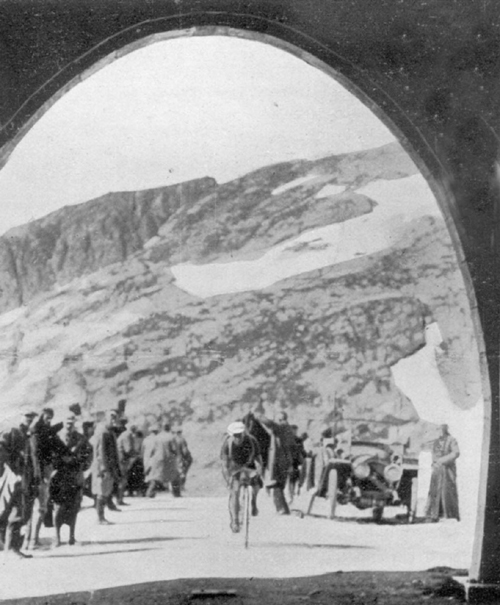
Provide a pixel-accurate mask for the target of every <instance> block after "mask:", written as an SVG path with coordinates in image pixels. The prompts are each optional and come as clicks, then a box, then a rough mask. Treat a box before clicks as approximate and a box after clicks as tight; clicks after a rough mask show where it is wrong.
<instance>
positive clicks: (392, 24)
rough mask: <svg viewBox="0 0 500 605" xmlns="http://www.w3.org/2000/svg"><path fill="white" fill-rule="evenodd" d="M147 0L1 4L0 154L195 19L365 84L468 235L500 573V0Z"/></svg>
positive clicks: (482, 556)
mask: <svg viewBox="0 0 500 605" xmlns="http://www.w3.org/2000/svg"><path fill="white" fill-rule="evenodd" d="M139 4H140V3H139V2H134V1H129V2H126V3H124V4H118V3H115V2H111V1H110V2H102V3H100V5H99V7H98V8H97V7H95V6H93V5H92V3H91V2H89V3H88V4H87V3H81V4H80V5H79V6H78V8H74V7H70V6H66V5H65V3H64V1H63V0H60V1H59V2H56V3H53V5H52V6H51V8H50V10H49V9H47V10H46V11H41V12H40V11H38V12H36V11H35V9H34V8H33V7H26V6H23V5H22V3H21V2H19V3H16V2H12V3H9V4H4V5H3V6H2V9H1V12H3V17H4V18H3V19H2V23H3V25H2V27H3V28H4V30H3V34H4V36H3V43H2V44H3V52H2V56H3V57H4V59H3V61H2V63H1V64H0V77H2V79H3V81H4V82H6V86H4V87H3V92H2V99H1V101H2V104H1V109H0V120H1V123H2V128H1V130H0V137H1V138H0V145H1V146H2V147H1V151H0V153H1V157H0V160H2V161H6V159H7V157H8V155H9V152H10V151H11V150H12V148H13V147H14V146H15V144H16V143H17V141H18V140H19V138H20V137H22V135H23V133H24V132H25V131H26V129H27V128H29V126H30V124H31V123H33V121H34V120H36V119H38V117H39V116H40V112H43V111H44V109H43V107H44V106H45V107H47V106H46V105H45V104H46V103H50V102H51V101H52V100H54V99H55V98H57V95H58V94H60V92H61V91H64V90H66V87H67V86H68V85H70V82H72V81H75V80H74V79H75V78H79V77H80V75H81V74H82V73H84V72H85V71H86V70H88V69H91V68H92V66H95V65H98V64H99V62H100V61H106V60H107V59H106V58H107V57H110V56H112V57H113V56H114V57H116V56H119V54H120V52H122V51H121V49H123V48H126V47H127V46H128V45H130V44H141V43H142V42H141V40H144V39H145V38H146V37H147V36H149V35H157V34H160V32H166V31H178V32H182V33H183V34H194V33H195V31H196V30H193V29H192V28H195V27H196V28H198V27H212V28H215V30H216V29H217V28H219V27H230V28H234V29H235V30H240V31H245V32H252V33H254V34H260V35H266V36H270V37H271V38H272V39H276V40H281V41H282V43H283V44H284V45H291V46H290V47H291V48H292V47H293V48H296V49H301V51H303V52H305V53H308V56H310V57H316V58H317V59H318V60H320V61H321V62H322V64H324V65H327V66H329V67H330V68H331V69H332V70H334V71H335V73H336V74H339V77H341V78H343V82H345V83H346V84H347V86H348V87H349V86H351V88H354V89H356V90H359V91H360V94H361V95H363V96H364V98H365V99H368V100H369V103H370V107H371V108H372V109H374V110H375V112H376V113H377V114H378V115H381V116H385V117H386V119H387V120H388V121H389V122H390V124H391V125H392V127H393V128H394V129H395V130H396V131H397V132H398V133H399V134H400V137H401V139H402V140H403V141H405V142H406V143H405V145H406V147H407V149H409V150H412V151H413V153H412V155H413V157H414V159H417V161H418V163H419V165H420V167H421V168H422V170H423V171H424V173H425V174H426V176H427V177H428V178H429V180H430V182H431V184H432V186H433V189H434V192H435V194H436V197H437V198H438V200H439V201H440V203H441V206H442V209H443V212H444V214H445V216H446V217H447V219H448V222H449V227H450V232H451V233H452V236H454V239H455V244H456V250H457V254H458V257H459V259H460V261H461V263H462V264H463V268H464V271H463V273H464V277H465V279H466V283H467V286H468V292H469V297H470V301H471V306H472V307H473V309H477V315H476V332H477V336H478V341H479V342H484V347H481V356H482V359H483V362H484V369H485V384H484V390H485V393H490V397H489V398H487V399H488V400H489V402H490V403H491V413H490V414H489V418H488V420H489V429H490V434H489V436H488V435H487V437H486V440H485V444H484V451H483V460H488V463H487V464H484V467H483V477H482V485H483V492H485V495H484V498H483V499H482V507H481V511H480V514H479V517H478V528H477V543H476V552H475V558H474V564H473V568H472V570H471V578H472V579H477V580H479V582H480V583H482V584H486V583H494V584H498V583H500V578H499V577H498V571H497V566H496V561H497V557H498V546H497V545H498V543H499V540H498V537H499V536H498V529H497V516H498V504H497V501H498V497H499V496H498V492H499V490H500V484H499V480H498V472H497V471H498V466H499V464H500V452H499V450H498V448H499V442H500V435H499V433H500V426H499V425H500V417H499V413H500V410H499V407H500V402H499V397H500V393H499V386H500V385H499V380H500V377H499V368H498V354H499V342H500V338H499V336H500V317H499V314H498V312H497V306H498V286H497V285H496V272H497V271H498V268H499V260H500V250H499V238H498V233H497V231H498V216H497V205H498V193H499V190H498V179H497V176H496V172H495V166H496V162H497V152H498V139H497V137H496V134H495V130H494V127H495V126H496V125H497V124H498V120H499V117H500V116H499V110H498V109H497V107H496V103H495V99H496V98H497V92H498V84H497V80H498V78H497V76H498V70H499V59H498V55H499V52H498V48H500V40H499V38H498V34H497V33H496V30H495V29H494V24H495V23H498V20H499V17H500V9H496V8H491V7H486V6H483V7H482V8H477V9H475V8H470V7H469V6H468V4H467V2H465V1H463V2H459V3H457V6H456V7H455V8H454V9H448V8H443V7H442V6H440V5H439V3H437V2H435V3H434V4H433V6H431V7H427V5H426V3H424V2H417V3H414V4H412V6H411V7H410V8H408V7H401V8H399V9H394V7H393V6H392V5H391V3H389V2H386V3H380V4H378V6H377V7H376V8H371V9H370V8H367V7H366V5H365V4H364V3H362V2H361V1H359V2H358V1H354V2H353V1H351V2H348V1H339V2H337V3H335V4H334V5H330V6H328V7H324V6H323V5H322V4H323V3H321V2H319V1H318V2H311V3H308V4H307V6H304V5H303V3H301V2H300V1H299V0H297V1H292V2H288V3H287V4H286V6H284V5H282V4H281V3H279V2H275V1H273V0H269V1H267V2H250V3H248V4H247V5H245V7H244V8H243V9H238V10H235V8H234V6H235V4H234V3H231V2H227V1H222V0H214V1H212V2H210V3H209V5H208V4H207V5H206V6H204V7H203V8H201V7H200V5H199V3H197V2H194V1H193V2H185V3H172V4H171V5H170V4H169V5H165V4H164V3H162V2H153V3H151V4H150V5H149V6H148V8H147V9H145V8H144V7H142V6H139ZM424 5H425V6H426V7H427V8H426V12H425V14H424V12H423V11H422V9H423V7H424ZM458 5H459V6H458ZM458 8H460V11H458ZM450 11H451V12H450ZM454 11H455V12H454ZM450 17H453V19H452V22H453V27H451V28H449V29H450V31H449V33H447V34H446V35H445V40H444V43H443V38H442V37H440V36H442V32H443V31H447V26H448V25H449V24H450V22H451V21H450ZM438 40H439V43H438ZM299 52H300V51H299ZM26 76H28V77H26ZM486 488H487V491H486Z"/></svg>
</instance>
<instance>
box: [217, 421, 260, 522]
mask: <svg viewBox="0 0 500 605" xmlns="http://www.w3.org/2000/svg"><path fill="white" fill-rule="evenodd" d="M221 461H222V474H223V476H224V479H225V480H226V484H227V487H228V489H229V515H230V518H231V523H230V527H231V531H232V532H233V533H238V532H239V531H240V519H239V517H240V488H241V481H242V472H244V471H246V470H247V469H250V470H251V471H255V476H253V477H251V479H250V485H251V486H252V516H254V517H255V516H256V515H258V513H259V511H258V509H257V496H258V494H259V489H260V488H261V486H262V479H261V474H262V458H261V456H260V449H259V444H258V442H257V439H255V437H252V435H249V434H248V432H247V431H246V429H245V425H244V424H243V422H239V421H238V422H232V423H231V424H230V425H229V426H228V427H227V435H226V436H225V438H224V442H223V444H222V449H221Z"/></svg>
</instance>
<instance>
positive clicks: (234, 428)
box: [227, 422, 245, 435]
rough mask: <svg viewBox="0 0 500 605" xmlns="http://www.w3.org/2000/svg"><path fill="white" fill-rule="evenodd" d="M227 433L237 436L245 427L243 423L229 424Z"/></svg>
mask: <svg viewBox="0 0 500 605" xmlns="http://www.w3.org/2000/svg"><path fill="white" fill-rule="evenodd" d="M227 432H228V433H229V434H230V435H239V434H240V433H244V432H245V425H244V424H243V422H231V424H230V425H229V426H228V427H227Z"/></svg>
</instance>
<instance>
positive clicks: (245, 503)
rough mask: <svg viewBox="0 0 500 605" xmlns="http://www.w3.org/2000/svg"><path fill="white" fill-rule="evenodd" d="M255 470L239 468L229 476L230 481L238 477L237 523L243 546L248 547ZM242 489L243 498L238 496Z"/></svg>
mask: <svg viewBox="0 0 500 605" xmlns="http://www.w3.org/2000/svg"><path fill="white" fill-rule="evenodd" d="M257 474H258V473H257V470H256V469H253V468H247V467H244V468H241V469H239V470H237V471H235V472H234V473H233V474H232V476H231V483H232V481H233V480H234V479H235V478H238V481H239V487H238V492H237V494H236V498H238V504H239V505H238V506H237V512H238V525H239V526H242V527H243V530H244V542H245V548H248V544H249V535H250V516H251V506H252V479H254V478H255V477H257ZM242 490H243V498H242V499H241V498H240V494H241V491H242Z"/></svg>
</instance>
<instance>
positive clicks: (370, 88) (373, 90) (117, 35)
mask: <svg viewBox="0 0 500 605" xmlns="http://www.w3.org/2000/svg"><path fill="white" fill-rule="evenodd" d="M222 4H224V3H221V5H222ZM263 6H264V5H263ZM311 10H312V9H311ZM173 12H175V14H174V15H169V16H158V17H155V18H149V19H146V20H140V19H137V20H136V21H135V22H134V23H133V24H132V25H129V26H127V27H117V28H116V31H114V32H113V33H112V35H109V36H107V37H105V38H103V39H101V40H100V42H99V43H98V44H94V45H91V46H89V47H88V48H86V50H85V51H84V52H81V53H80V54H79V55H78V56H77V57H76V58H73V60H71V61H70V62H69V63H67V64H66V65H65V66H64V67H63V68H62V69H60V70H58V71H56V72H55V73H53V75H52V76H51V77H50V78H48V79H47V80H46V81H45V83H44V84H43V85H42V86H40V87H39V88H38V89H36V90H34V91H32V93H31V95H30V96H29V97H28V98H26V99H25V100H24V101H23V102H22V103H20V104H18V107H17V110H16V111H15V112H14V113H13V114H11V115H10V116H9V117H8V120H7V121H4V123H3V126H2V129H1V131H0V135H1V136H2V139H1V141H0V144H3V146H2V147H1V151H0V165H3V164H4V163H5V162H6V161H7V160H8V156H9V155H10V153H11V152H12V150H13V149H14V148H15V146H16V145H17V144H18V142H19V141H20V140H21V138H22V137H23V136H24V135H25V134H26V132H27V131H28V130H29V129H30V128H31V126H32V125H33V124H34V123H35V122H36V121H38V120H39V119H40V118H41V116H42V115H43V114H44V113H45V112H46V111H47V110H48V109H49V108H50V107H51V106H52V105H53V104H54V103H55V102H56V101H57V100H58V99H59V98H60V97H61V96H62V95H64V94H65V93H66V92H67V91H68V90H69V89H71V88H72V87H73V86H75V85H77V84H78V83H79V82H80V81H82V80H83V79H84V78H86V77H88V76H90V75H92V74H93V73H95V71H96V70H98V69H100V68H102V67H104V66H105V65H107V64H108V63H110V62H111V61H113V60H116V59H118V58H120V57H121V56H123V55H124V54H127V53H129V52H132V51H134V50H137V49H138V48H141V47H142V46H145V45H148V44H151V43H153V42H155V41H157V40H159V39H165V38H166V37H167V38H168V37H177V36H196V35H214V34H215V35H220V34H223V35H233V36H241V37H247V38H250V39H256V40H258V41H261V42H267V43H269V44H272V45H276V46H278V47H279V48H282V49H283V50H286V51H288V52H292V54H295V55H296V56H298V57H299V58H301V59H303V60H305V61H306V62H307V63H309V64H311V65H312V66H314V67H317V68H319V69H322V70H323V71H326V72H327V73H329V75H331V76H332V77H334V78H335V79H337V80H338V81H339V82H340V83H341V84H342V85H344V87H345V88H347V89H348V90H349V91H350V92H352V93H353V94H354V95H355V96H356V97H357V98H358V99H360V100H361V101H362V102H363V103H365V105H367V106H368V107H369V109H371V110H372V112H373V113H374V114H375V115H376V116H377V117H378V118H379V119H381V120H382V122H384V124H386V126H388V127H389V128H390V130H391V131H392V132H393V133H394V134H395V135H396V137H397V138H398V140H399V141H400V142H401V144H402V146H403V147H404V148H405V150H406V151H407V152H408V153H409V155H410V157H411V158H412V159H413V161H414V162H415V163H416V165H417V166H418V168H419V169H420V171H421V172H422V174H423V176H424V177H425V178H426V180H427V182H428V183H429V185H430V187H431V190H432V191H433V193H434V195H435V198H436V200H437V201H438V204H439V206H440V208H441V211H442V214H443V217H444V218H445V220H446V222H447V225H448V230H449V232H450V235H451V237H452V240H453V243H454V247H455V252H456V255H457V258H458V260H459V264H460V267H461V270H462V275H463V278H464V282H465V284H466V289H467V293H468V297H469V302H470V306H471V312H472V316H473V321H474V325H475V329H476V339H477V342H478V344H479V349H480V357H481V360H482V364H483V368H482V369H483V373H484V379H483V385H482V386H483V392H484V393H485V404H486V408H487V412H486V425H485V426H486V429H487V430H486V435H485V443H484V446H483V460H486V459H487V456H488V452H489V451H490V439H491V437H490V435H489V431H488V428H489V426H490V422H491V426H493V425H494V423H495V422H496V423H497V424H498V410H497V409H496V406H491V402H492V400H494V401H495V402H496V401H497V399H498V388H497V383H498V368H495V361H494V360H495V356H496V345H495V344H493V342H492V339H493V337H494V334H488V325H494V327H495V330H496V329H497V325H496V324H495V323H494V322H493V320H492V319H491V316H490V313H491V307H490V306H489V305H494V301H493V300H491V302H490V303H488V302H485V300H484V299H485V297H486V298H490V297H491V295H492V292H493V287H492V286H491V284H488V283H487V281H488V280H487V279H484V275H485V272H489V271H490V270H491V269H492V268H496V267H497V260H496V258H495V257H494V254H493V255H490V254H489V252H487V251H485V250H482V251H480V252H478V253H477V254H476V253H475V252H473V251H474V248H475V244H476V241H477V227H476V226H473V227H468V226H467V224H466V213H464V212H463V209H461V208H460V202H457V196H456V175H455V174H454V171H455V170H456V168H455V167H454V166H453V162H452V161H451V160H452V158H450V157H447V156H446V153H444V154H443V153H439V152H437V151H436V149H438V148H439V143H436V142H433V141H430V139H429V136H428V132H424V129H422V128H421V126H425V127H426V128H428V124H424V121H423V120H421V121H419V120H418V119H417V120H416V119H414V118H413V117H412V116H411V115H410V113H409V112H408V111H407V110H405V109H404V108H403V107H402V106H401V105H400V103H399V102H398V99H396V98H394V96H393V95H392V94H391V93H390V92H389V91H388V90H387V89H386V88H385V87H384V86H383V85H382V84H381V83H380V80H379V79H377V78H372V77H371V75H370V71H369V69H363V68H362V66H360V65H359V64H356V63H354V62H353V61H352V60H351V59H350V58H348V57H347V56H343V55H342V54H341V53H339V52H338V51H337V50H334V49H333V48H332V47H331V45H330V46H329V45H327V44H325V43H324V41H323V40H321V39H320V38H321V36H313V35H310V34H309V33H307V32H306V31H304V30H301V29H300V28H297V27H294V26H292V25H288V24H286V21H287V19H286V18H285V11H284V9H283V8H282V7H280V6H279V5H277V4H275V3H271V2H270V3H267V4H266V5H265V8H264V10H261V7H259V8H258V9H256V7H255V6H254V7H253V10H251V11H250V12H248V13H237V12H232V11H231V10H227V9H225V10H223V9H221V10H206V11H197V10H195V11H191V12H186V13H185V14H179V13H177V12H176V11H173ZM330 18H331V17H330ZM304 29H306V28H304ZM401 87H402V86H401ZM471 120H472V121H474V116H471V118H470V120H469V122H467V120H465V125H467V123H469V124H470V128H472V127H473V124H472V122H471ZM486 126H487V124H486ZM479 128H481V125H479ZM431 130H432V129H431ZM482 132H483V134H484V133H489V130H488V128H486V130H484V131H482ZM439 134H440V133H439V129H436V136H439ZM457 136H462V137H466V136H467V134H466V132H463V131H462V132H461V134H460V133H458V135H457ZM495 187H496V185H495V186H493V189H495ZM495 190H496V189H495ZM471 229H472V231H471ZM496 245H497V244H496ZM481 254H483V257H484V255H486V256H487V257H488V263H487V264H484V263H483V264H482V265H481V258H482V257H481ZM478 288H479V289H480V288H483V292H484V294H482V295H480V296H479V300H477V299H478V296H477V294H478ZM492 322H493V323H492ZM484 337H486V341H487V342H485V341H484V340H485V339H484ZM488 369H489V375H488ZM490 387H493V392H492V389H491V388H490ZM489 421H490V422H489ZM487 472H488V467H487V465H486V464H484V465H483V472H482V475H483V476H482V486H483V487H482V490H483V492H484V491H485V490H486V482H487V476H486V475H487ZM490 488H491V481H490ZM484 498H485V496H484V495H483V497H482V500H483V504H482V506H483V507H484ZM481 515H482V512H481V511H480V513H479V517H478V529H477V533H476V539H477V545H476V553H475V563H474V565H473V571H472V572H471V574H472V575H473V576H475V577H476V578H477V577H481V578H483V577H484V578H486V579H489V578H490V576H491V574H493V575H494V572H493V571H492V570H491V563H490V566H489V567H488V565H487V567H486V568H485V569H483V570H482V571H481V569H480V568H481V565H480V557H481V555H480V553H481V552H482V548H483V546H482V535H483V529H484V527H483V523H482V521H481ZM478 574H479V575H478Z"/></svg>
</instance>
